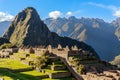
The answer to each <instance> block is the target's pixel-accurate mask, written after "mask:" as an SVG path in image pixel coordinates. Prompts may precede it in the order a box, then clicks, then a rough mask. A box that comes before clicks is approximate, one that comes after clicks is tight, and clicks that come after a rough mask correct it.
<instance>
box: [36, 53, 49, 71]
mask: <svg viewBox="0 0 120 80" xmlns="http://www.w3.org/2000/svg"><path fill="white" fill-rule="evenodd" d="M47 61H48V56H47V55H46V54H42V55H41V56H40V57H37V58H36V59H35V60H34V64H35V68H36V69H39V70H41V69H42V67H44V66H46V63H47Z"/></svg>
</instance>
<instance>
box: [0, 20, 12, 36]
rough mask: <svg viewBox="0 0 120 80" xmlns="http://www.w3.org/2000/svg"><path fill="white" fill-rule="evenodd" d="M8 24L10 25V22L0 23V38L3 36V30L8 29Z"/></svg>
mask: <svg viewBox="0 0 120 80" xmlns="http://www.w3.org/2000/svg"><path fill="white" fill-rule="evenodd" d="M10 23H11V21H3V22H0V36H2V35H3V34H4V32H5V30H6V29H7V28H8V26H9V25H10Z"/></svg>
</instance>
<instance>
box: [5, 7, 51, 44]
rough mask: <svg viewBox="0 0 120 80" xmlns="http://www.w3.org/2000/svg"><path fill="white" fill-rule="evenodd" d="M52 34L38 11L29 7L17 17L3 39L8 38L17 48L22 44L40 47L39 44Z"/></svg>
mask: <svg viewBox="0 0 120 80" xmlns="http://www.w3.org/2000/svg"><path fill="white" fill-rule="evenodd" d="M40 34H41V35H42V36H40ZM50 34H51V33H50V31H49V29H48V28H47V26H46V25H45V24H44V22H43V21H41V19H40V17H39V15H38V13H37V11H36V10H35V9H34V8H32V7H27V8H25V9H24V10H22V11H21V12H20V13H18V15H16V17H15V19H14V20H13V22H12V24H11V25H10V27H9V29H8V30H7V31H6V32H5V34H4V35H3V37H6V38H7V39H9V40H10V42H12V43H13V44H15V45H17V46H21V45H22V44H24V45H28V44H29V45H31V46H34V45H36V44H39V45H40V43H39V42H40V41H41V40H42V39H44V38H47V37H48V36H49V35H50ZM41 37H42V38H41ZM34 42H35V43H34Z"/></svg>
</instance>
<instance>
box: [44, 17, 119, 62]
mask: <svg viewBox="0 0 120 80" xmlns="http://www.w3.org/2000/svg"><path fill="white" fill-rule="evenodd" d="M44 22H45V23H46V24H47V26H48V28H49V29H50V30H51V31H53V32H56V33H57V34H59V35H61V36H68V37H71V38H73V39H76V40H79V41H83V42H85V43H87V44H89V45H91V46H92V47H93V48H94V49H95V50H96V52H97V53H98V54H99V55H100V57H101V59H103V60H112V59H113V58H114V57H115V56H116V55H118V54H119V53H120V42H119V40H118V38H117V37H116V35H115V31H116V27H115V26H114V25H113V24H112V23H107V22H105V21H104V20H102V19H98V18H83V17H82V18H80V19H78V18H76V17H74V16H71V17H69V18H68V19H67V18H58V19H52V18H47V19H45V20H44Z"/></svg>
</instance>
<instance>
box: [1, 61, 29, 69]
mask: <svg viewBox="0 0 120 80" xmlns="http://www.w3.org/2000/svg"><path fill="white" fill-rule="evenodd" d="M0 68H8V69H11V70H16V69H24V68H31V67H30V66H28V65H25V64H22V63H21V62H20V61H18V60H12V59H0Z"/></svg>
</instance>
